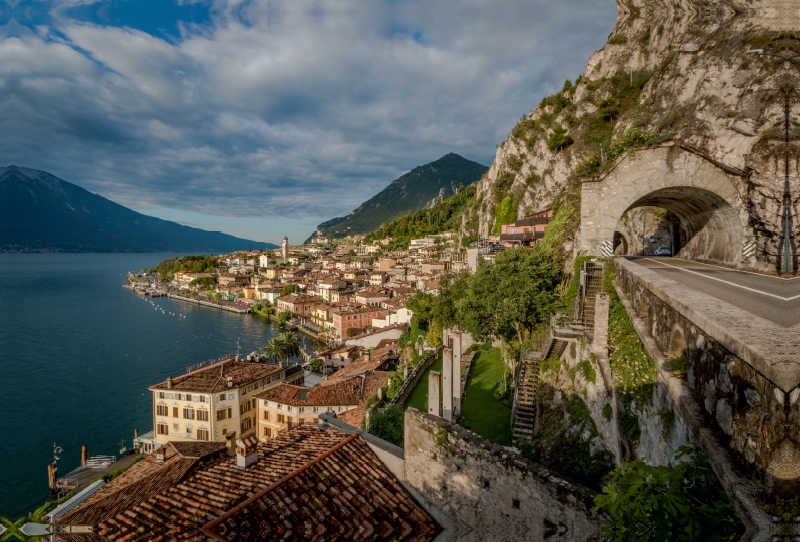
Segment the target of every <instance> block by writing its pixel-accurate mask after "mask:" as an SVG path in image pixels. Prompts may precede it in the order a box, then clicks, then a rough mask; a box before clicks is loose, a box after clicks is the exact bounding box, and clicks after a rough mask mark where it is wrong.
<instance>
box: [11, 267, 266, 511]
mask: <svg viewBox="0 0 800 542" xmlns="http://www.w3.org/2000/svg"><path fill="white" fill-rule="evenodd" d="M170 256H171V255H169V254H0V382H2V383H3V387H2V390H3V394H2V396H3V398H2V401H3V408H2V413H1V414H0V516H4V517H7V518H11V519H13V518H17V517H20V516H22V515H26V514H27V513H28V512H31V511H33V510H34V509H35V508H37V507H38V506H40V505H41V504H43V503H44V501H45V500H46V498H47V495H48V489H47V464H48V463H49V462H51V461H52V460H53V443H54V442H56V443H58V445H59V446H60V447H62V448H63V452H62V453H61V454H60V460H59V462H58V465H59V473H60V474H61V475H62V476H63V475H64V474H66V473H68V472H69V471H71V470H72V469H74V468H76V467H77V466H78V465H79V463H80V454H81V445H84V444H85V445H87V446H88V447H89V453H90V454H91V455H101V454H102V455H117V454H118V452H119V448H120V446H119V442H120V441H121V440H125V446H130V445H131V441H132V440H133V429H134V428H138V429H139V432H140V433H145V432H147V431H149V430H150V429H151V425H152V418H151V407H150V395H149V392H148V391H147V388H148V386H151V385H153V384H155V383H158V382H161V381H163V380H164V379H166V377H167V376H169V375H172V376H178V375H181V374H183V373H184V372H185V369H186V367H187V366H189V365H193V364H195V363H199V362H202V361H205V360H208V359H211V358H216V357H219V356H221V355H224V354H228V353H235V352H236V341H237V339H239V341H240V344H241V352H242V354H243V355H244V354H247V353H249V352H251V351H253V350H255V349H257V348H259V347H260V346H261V345H263V344H264V343H266V342H267V341H268V340H269V339H270V338H272V337H273V336H274V335H275V334H276V333H277V332H278V330H277V328H276V327H275V326H274V325H273V324H270V323H266V322H265V321H264V320H263V319H261V318H260V317H256V316H252V315H249V314H247V315H240V314H235V313H229V312H225V311H219V310H215V309H212V308H207V307H199V306H196V305H193V304H191V303H186V302H182V301H176V300H170V299H167V298H157V299H154V300H153V302H154V303H156V304H157V305H159V306H161V307H162V308H163V309H164V310H165V311H166V313H170V312H173V313H176V314H183V315H185V316H186V318H179V317H178V316H170V315H169V314H162V313H161V311H160V310H155V309H154V308H153V307H152V306H151V305H150V303H148V302H147V301H146V300H149V299H150V298H149V297H147V298H141V297H139V296H137V295H136V294H134V293H133V292H131V291H129V290H126V289H123V288H122V287H121V285H122V284H123V283H124V275H125V274H126V273H127V272H128V271H138V270H140V269H143V268H148V267H153V266H155V264H157V263H158V262H160V261H161V260H163V259H165V258H167V257H170Z"/></svg>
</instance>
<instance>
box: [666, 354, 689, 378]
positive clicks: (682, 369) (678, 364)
mask: <svg viewBox="0 0 800 542" xmlns="http://www.w3.org/2000/svg"><path fill="white" fill-rule="evenodd" d="M668 363H669V370H670V371H672V374H674V375H675V376H686V371H687V370H688V369H689V359H688V358H687V357H686V356H678V357H675V358H671V359H669V360H668Z"/></svg>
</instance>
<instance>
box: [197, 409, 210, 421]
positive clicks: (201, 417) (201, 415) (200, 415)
mask: <svg viewBox="0 0 800 542" xmlns="http://www.w3.org/2000/svg"><path fill="white" fill-rule="evenodd" d="M197 421H200V422H207V421H208V411H207V410H198V411H197Z"/></svg>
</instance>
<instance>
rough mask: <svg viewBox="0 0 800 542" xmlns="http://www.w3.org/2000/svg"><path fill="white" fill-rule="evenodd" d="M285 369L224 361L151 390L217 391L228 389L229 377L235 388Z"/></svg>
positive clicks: (152, 387) (162, 383) (266, 364)
mask: <svg viewBox="0 0 800 542" xmlns="http://www.w3.org/2000/svg"><path fill="white" fill-rule="evenodd" d="M282 370H283V369H282V368H281V367H279V366H277V365H271V364H269V363H253V362H250V361H235V360H231V361H224V362H222V363H217V364H215V365H211V366H209V367H204V368H202V369H198V370H196V371H192V372H191V373H186V374H185V375H181V376H179V377H176V378H173V379H172V388H167V382H166V381H164V382H161V383H160V384H156V385H155V386H151V387H150V389H151V390H166V389H170V391H175V390H177V391H196V392H201V393H215V392H217V391H222V390H225V389H228V377H231V378H232V383H233V387H234V388H239V387H241V386H246V385H247V384H249V383H251V382H255V381H256V380H260V379H262V378H265V377H268V376H270V375H274V374H276V373H279V372H280V371H282Z"/></svg>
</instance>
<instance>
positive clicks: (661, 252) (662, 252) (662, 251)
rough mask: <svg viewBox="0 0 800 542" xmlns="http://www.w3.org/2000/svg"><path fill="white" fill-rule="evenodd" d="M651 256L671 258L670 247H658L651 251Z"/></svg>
mask: <svg viewBox="0 0 800 542" xmlns="http://www.w3.org/2000/svg"><path fill="white" fill-rule="evenodd" d="M653 256H672V249H671V248H670V247H658V248H657V249H655V250H654V251H653Z"/></svg>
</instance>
